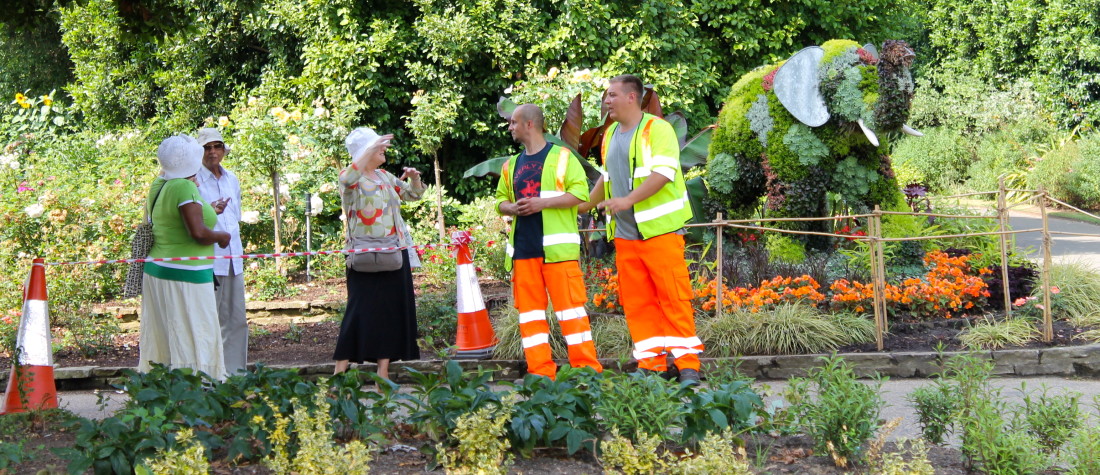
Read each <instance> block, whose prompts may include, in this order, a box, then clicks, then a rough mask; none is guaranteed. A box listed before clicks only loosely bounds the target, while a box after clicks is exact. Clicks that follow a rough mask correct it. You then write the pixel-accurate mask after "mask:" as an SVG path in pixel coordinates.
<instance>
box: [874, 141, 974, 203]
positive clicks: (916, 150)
mask: <svg viewBox="0 0 1100 475" xmlns="http://www.w3.org/2000/svg"><path fill="white" fill-rule="evenodd" d="M922 132H924V137H906V138H904V139H902V140H899V141H898V142H897V144H896V145H895V146H894V153H893V155H892V156H891V157H892V159H893V161H894V163H896V164H897V165H898V166H899V167H905V169H906V170H911V171H912V172H913V173H915V175H914V176H906V177H904V178H905V180H906V181H908V182H910V183H921V184H923V185H925V186H927V187H928V189H929V190H932V191H935V192H941V191H945V190H950V189H952V188H953V187H954V186H956V185H958V184H960V183H962V182H964V181H966V178H967V177H966V170H967V168H968V167H969V166H970V162H971V160H972V158H971V152H970V150H969V149H968V147H967V145H966V144H967V140H966V139H965V138H963V136H962V135H961V134H959V132H957V131H956V130H952V129H947V128H943V127H940V128H933V129H927V130H923V131H922ZM901 178H902V177H899V180H900V179H901Z"/></svg>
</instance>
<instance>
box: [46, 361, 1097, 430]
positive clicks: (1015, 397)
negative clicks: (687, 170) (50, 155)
mask: <svg viewBox="0 0 1100 475" xmlns="http://www.w3.org/2000/svg"><path fill="white" fill-rule="evenodd" d="M992 381H993V385H994V386H995V387H999V388H1002V395H1003V396H1004V398H1005V400H1007V401H1010V402H1012V403H1019V402H1020V401H1021V400H1022V393H1021V391H1020V388H1021V386H1022V385H1023V386H1026V388H1027V390H1028V391H1029V392H1030V391H1039V390H1041V389H1042V388H1043V387H1047V388H1050V390H1051V391H1052V394H1061V391H1073V392H1078V393H1081V395H1082V397H1081V408H1082V410H1084V411H1086V412H1088V413H1090V414H1091V419H1090V424H1093V425H1097V424H1100V420H1097V419H1098V414H1097V410H1096V406H1095V405H1094V404H1093V398H1100V380H1090V379H1079V378H1057V377H1039V378H995V379H993V380H992ZM928 384H932V383H931V381H929V380H927V379H893V380H888V381H886V382H885V383H884V384H883V385H882V391H881V392H880V394H881V395H882V397H883V399H885V401H886V408H885V409H884V410H883V411H882V419H883V420H893V419H895V418H899V417H900V418H902V421H901V424H900V425H899V426H898V428H897V429H896V430H895V431H894V432H893V433H892V434H891V435H890V440H896V439H900V438H904V439H913V438H917V437H920V435H921V432H920V426H919V425H918V423H917V416H916V413H915V412H914V411H913V407H912V405H911V404H910V403H909V401H908V400H906V396H907V395H908V394H909V393H911V392H913V390H915V389H917V388H918V387H921V386H925V385H928ZM786 385H787V383H786V382H784V381H769V382H761V383H758V384H757V385H756V386H757V390H758V391H761V392H762V393H767V394H769V396H768V398H767V399H768V400H769V401H772V400H775V399H778V396H776V395H778V394H781V393H782V391H783V390H784V389H785V388H786ZM497 389H499V388H497ZM100 396H102V398H103V400H104V402H105V404H103V405H101V404H100ZM126 401H127V397H126V396H125V395H123V394H118V393H117V392H114V391H98V392H93V391H69V392H63V393H61V394H60V404H61V406H62V407H64V408H65V409H68V410H70V411H72V412H73V413H75V414H77V415H79V416H81V417H87V418H95V419H101V418H104V417H109V416H110V415H111V414H114V412H115V411H117V410H119V409H120V408H121V407H122V406H123V405H124V404H125V403H126ZM951 443H953V444H956V445H957V444H958V440H957V437H956V439H954V440H952V441H951Z"/></svg>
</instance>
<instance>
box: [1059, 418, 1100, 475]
mask: <svg viewBox="0 0 1100 475" xmlns="http://www.w3.org/2000/svg"><path fill="white" fill-rule="evenodd" d="M1063 450H1064V452H1063V454H1064V455H1063V459H1064V460H1065V462H1066V465H1068V467H1067V470H1066V473H1068V474H1070V475H1092V474H1094V473H1100V457H1097V456H1096V454H1098V453H1100V427H1096V426H1092V427H1082V428H1081V429H1079V430H1078V431H1077V432H1076V433H1074V434H1073V435H1072V436H1071V437H1070V438H1069V440H1068V441H1066V445H1065V448H1064V449H1063Z"/></svg>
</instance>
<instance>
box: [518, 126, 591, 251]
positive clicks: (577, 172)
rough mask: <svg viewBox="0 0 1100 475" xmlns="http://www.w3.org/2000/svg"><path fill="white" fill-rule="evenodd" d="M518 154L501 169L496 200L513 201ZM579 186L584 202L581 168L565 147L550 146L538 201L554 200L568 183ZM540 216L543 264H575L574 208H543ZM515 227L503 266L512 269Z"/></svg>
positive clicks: (577, 243) (577, 248)
mask: <svg viewBox="0 0 1100 475" xmlns="http://www.w3.org/2000/svg"><path fill="white" fill-rule="evenodd" d="M518 159H519V154H517V155H516V156H514V157H512V158H511V159H510V160H508V162H507V163H505V164H504V167H502V168H501V170H500V183H498V184H497V200H498V204H499V202H500V201H503V200H505V199H506V200H508V201H511V202H513V203H515V201H516V193H515V185H514V184H513V183H512V174H513V173H515V168H516V160H518ZM578 180H579V182H580V183H581V186H580V188H579V189H577V190H576V192H578V193H582V194H584V195H585V196H581V197H580V198H581V199H582V200H587V199H588V196H587V190H588V188H587V187H588V181H587V180H586V179H585V175H584V169H583V168H582V167H581V164H580V162H579V161H577V158H576V157H575V156H573V152H571V151H570V150H569V149H567V148H565V147H560V146H558V145H551V146H550V150H549V151H547V153H546V161H545V162H544V163H543V164H542V181H541V183H540V186H539V198H556V197H558V196H561V195H564V194H565V193H566V187H567V186H568V185H569V184H570V183H574V182H577V181H578ZM540 214H542V250H543V255H544V257H543V262H546V263H553V262H565V261H575V260H578V259H580V257H581V236H580V232H579V231H578V230H577V207H576V206H574V207H572V208H564V209H562V208H546V209H543V210H542V211H541V212H540ZM515 233H516V227H515V223H514V222H513V225H512V228H511V229H510V230H509V231H508V248H507V251H508V255H507V257H506V258H505V266H506V267H507V269H508V270H511V269H512V255H513V253H514V251H515V249H514V247H513V246H514V245H515Z"/></svg>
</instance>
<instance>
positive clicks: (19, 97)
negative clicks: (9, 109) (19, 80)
mask: <svg viewBox="0 0 1100 475" xmlns="http://www.w3.org/2000/svg"><path fill="white" fill-rule="evenodd" d="M26 101H27V96H24V95H23V93H21V92H17V93H15V102H26Z"/></svg>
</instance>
